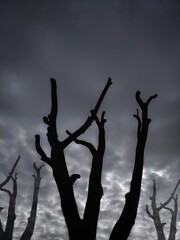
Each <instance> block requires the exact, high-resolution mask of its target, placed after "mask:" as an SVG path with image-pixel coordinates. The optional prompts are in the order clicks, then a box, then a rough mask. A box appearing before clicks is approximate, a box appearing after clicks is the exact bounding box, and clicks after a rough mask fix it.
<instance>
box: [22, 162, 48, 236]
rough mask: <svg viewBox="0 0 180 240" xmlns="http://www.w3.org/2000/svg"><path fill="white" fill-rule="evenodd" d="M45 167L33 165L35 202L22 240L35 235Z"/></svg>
mask: <svg viewBox="0 0 180 240" xmlns="http://www.w3.org/2000/svg"><path fill="white" fill-rule="evenodd" d="M43 166H44V165H41V166H40V167H39V168H38V167H37V166H36V163H34V165H33V167H34V170H35V173H34V175H32V176H33V178H34V193H33V201H32V206H31V212H30V217H29V218H28V223H27V226H26V229H25V230H24V233H23V234H22V236H21V238H20V240H30V239H31V237H32V235H33V232H34V227H35V222H36V215H37V205H38V195H39V189H40V182H41V175H40V171H41V168H42V167H43Z"/></svg>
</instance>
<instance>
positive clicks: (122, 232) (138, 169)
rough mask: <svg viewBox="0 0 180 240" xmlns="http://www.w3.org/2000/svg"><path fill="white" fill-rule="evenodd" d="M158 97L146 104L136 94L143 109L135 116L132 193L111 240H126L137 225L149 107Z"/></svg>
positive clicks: (149, 120) (127, 199) (128, 197)
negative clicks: (135, 140)
mask: <svg viewBox="0 0 180 240" xmlns="http://www.w3.org/2000/svg"><path fill="white" fill-rule="evenodd" d="M156 97H157V94H155V95H153V96H151V97H150V98H148V100H147V101H146V102H143V101H142V99H141V97H140V92H139V91H137V92H136V101H137V103H138V104H139V106H140V108H141V111H142V117H140V116H139V112H138V110H137V114H135V115H133V116H134V117H135V118H136V119H137V121H138V127H137V145H136V153H135V165H134V170H133V175H132V179H131V185H130V191H129V192H128V193H127V194H126V195H125V198H126V201H125V206H124V209H123V211H122V213H121V216H120V218H119V219H118V221H117V222H116V224H115V226H114V228H113V230H112V233H111V236H110V240H126V239H127V238H128V236H129V234H130V232H131V229H132V227H133V225H134V223H135V219H136V215H137V208H138V204H139V197H140V192H141V181H142V173H143V163H144V150H145V144H146V140H147V134H148V127H149V123H150V122H151V119H149V118H148V106H149V103H150V102H151V100H152V99H154V98H156Z"/></svg>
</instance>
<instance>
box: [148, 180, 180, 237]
mask: <svg viewBox="0 0 180 240" xmlns="http://www.w3.org/2000/svg"><path fill="white" fill-rule="evenodd" d="M179 184H180V180H178V182H177V184H176V186H175V188H174V190H173V192H172V194H171V195H170V197H169V198H168V199H167V201H165V202H164V203H160V206H159V207H158V206H157V202H156V181H155V180H153V195H152V196H151V197H150V200H151V208H152V213H151V212H150V211H149V208H148V205H146V212H147V214H148V216H149V217H150V218H152V220H153V222H154V226H155V228H156V232H157V237H158V240H165V239H166V237H165V234H164V226H165V225H166V223H165V222H163V223H162V221H161V216H160V211H161V210H162V209H166V210H168V211H170V213H171V222H170V229H169V237H168V240H175V239H176V238H175V235H176V232H177V230H176V220H177V212H178V196H177V195H176V196H175V193H176V190H177V188H178V185H179ZM172 200H173V201H174V209H171V208H170V207H167V205H168V204H169V203H170V202H171V201H172Z"/></svg>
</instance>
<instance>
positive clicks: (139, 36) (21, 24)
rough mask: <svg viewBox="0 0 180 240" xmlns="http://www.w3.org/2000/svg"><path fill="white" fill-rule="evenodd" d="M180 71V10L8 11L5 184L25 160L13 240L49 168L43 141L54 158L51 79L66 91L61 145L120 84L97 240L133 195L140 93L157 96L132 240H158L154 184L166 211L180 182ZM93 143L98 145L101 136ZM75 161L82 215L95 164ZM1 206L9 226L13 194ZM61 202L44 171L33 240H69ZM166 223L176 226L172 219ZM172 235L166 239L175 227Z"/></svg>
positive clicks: (1, 36)
mask: <svg viewBox="0 0 180 240" xmlns="http://www.w3.org/2000/svg"><path fill="white" fill-rule="evenodd" d="M179 62H180V2H179V1H178V0H171V1H168V0H151V1H150V0H121V1H115V0H72V1H71V0H69V1H65V0H59V1H57V0H53V1H50V0H49V1H48V0H44V1H33V0H31V1H30V0H26V1H10V0H1V1H0V180H1V181H2V180H3V179H4V178H5V177H6V176H7V174H8V172H9V171H10V169H11V167H12V165H13V163H14V161H15V160H16V158H17V157H18V155H21V161H20V163H19V165H18V168H17V173H18V199H17V208H16V210H17V211H16V212H17V220H16V226H15V233H14V240H19V238H20V235H21V234H22V232H23V230H24V228H25V226H26V222H27V218H28V216H29V210H30V206H31V200H32V192H33V178H32V174H33V167H32V165H33V162H34V161H36V162H37V164H38V165H40V164H42V162H41V160H40V157H39V155H38V154H37V153H36V151H35V147H34V135H35V134H40V135H41V139H42V144H43V146H44V149H45V150H46V151H47V153H48V151H49V147H48V143H47V141H46V126H45V125H44V124H43V121H42V117H43V116H44V115H47V114H48V113H49V111H50V82H49V79H50V77H53V78H55V79H56V80H57V85H58V100H59V115H58V123H57V124H58V130H59V137H60V139H64V138H65V137H66V133H65V131H66V130H67V129H68V130H69V131H74V130H76V129H77V128H78V127H79V126H81V124H83V122H84V121H85V120H86V118H87V116H88V115H89V111H90V110H91V109H92V108H93V107H94V105H95V103H96V100H97V99H98V97H99V94H100V93H101V91H102V89H103V87H104V86H105V84H106V82H107V79H108V77H111V78H112V81H113V85H111V87H110V89H109V91H108V93H107V95H106V98H105V101H104V102H103V105H102V107H101V109H100V111H103V110H105V111H106V118H107V123H106V137H107V138H106V139H107V140H106V146H107V147H106V153H105V158H104V167H103V177H102V184H103V187H104V196H103V198H102V205H101V213H100V217H99V225H98V233H97V240H105V239H108V237H109V235H110V232H111V230H112V227H113V225H114V223H115V221H116V220H117V219H118V217H119V215H120V213H121V211H122V209H123V205H124V194H125V193H126V192H127V191H128V190H129V183H130V179H131V174H132V169H133V164H134V152H135V145H136V127H137V121H136V119H135V118H133V114H134V113H136V108H137V107H138V106H137V103H136V101H135V92H136V91H137V90H140V91H141V93H142V98H143V99H145V100H146V99H147V98H148V97H149V96H150V95H153V94H155V93H157V94H158V98H156V99H155V100H153V101H152V103H151V104H150V109H149V115H150V117H151V119H152V122H151V124H150V129H149V135H148V141H147V148H146V152H145V165H144V174H143V183H142V192H141V199H140V205H139V209H138V217H137V220H136V225H135V227H134V228H133V230H132V232H131V235H130V236H129V238H128V239H129V240H144V239H147V240H152V239H156V233H155V228H154V225H153V222H152V220H151V219H150V218H149V217H148V216H147V214H146V212H145V205H146V204H150V200H149V197H150V196H151V195H152V180H153V179H156V182H157V194H158V202H159V201H161V202H163V201H165V200H166V199H167V198H168V197H169V195H170V193H171V191H172V188H173V187H174V186H175V184H176V183H177V181H178V179H179V178H180V159H179V158H180V139H179V138H180V94H179V92H180V80H179V79H180V67H179ZM86 136H87V137H88V140H91V141H92V142H93V143H94V144H96V141H97V129H96V127H95V126H92V128H91V129H89V130H88V132H87V134H86ZM66 158H67V163H68V168H69V171H70V173H80V174H81V176H82V177H81V179H79V180H77V182H76V183H75V194H76V197H77V203H78V207H79V211H80V214H81V215H82V213H83V207H84V204H85V200H86V194H87V181H88V174H89V167H90V164H91V157H90V155H89V153H88V151H87V150H86V149H84V148H83V147H80V146H76V145H75V144H71V145H70V146H69V147H68V148H67V151H66ZM7 187H8V186H7ZM10 187H11V186H10V185H9V188H10ZM177 192H178V193H180V190H179V189H178V191H177ZM0 197H1V202H0V206H1V207H4V210H3V211H2V212H1V213H0V214H1V215H0V218H1V220H2V222H3V224H4V223H5V219H6V213H7V210H6V209H7V202H8V197H7V196H6V194H5V193H4V192H3V193H0ZM59 202H60V200H59V196H58V193H57V189H56V186H55V183H54V179H53V177H52V172H51V169H50V168H49V166H45V167H44V168H43V169H42V182H41V190H40V194H39V205H38V213H37V222H36V228H35V232H34V235H33V237H32V240H44V239H46V240H66V239H68V235H67V230H66V227H65V224H64V219H63V215H62V212H61V209H60V204H59ZM165 217H166V221H167V222H168V219H169V218H170V216H169V215H166V213H165ZM165 230H166V236H167V234H168V224H167V227H165ZM178 230H180V214H178ZM177 239H180V233H179V232H178V233H177Z"/></svg>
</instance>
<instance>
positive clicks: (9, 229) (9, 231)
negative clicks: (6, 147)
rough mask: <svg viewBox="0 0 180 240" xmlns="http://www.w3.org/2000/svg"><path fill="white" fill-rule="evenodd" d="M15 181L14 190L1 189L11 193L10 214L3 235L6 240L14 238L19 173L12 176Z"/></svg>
mask: <svg viewBox="0 0 180 240" xmlns="http://www.w3.org/2000/svg"><path fill="white" fill-rule="evenodd" d="M11 179H12V181H13V191H12V192H11V191H9V190H8V189H6V188H1V189H0V190H1V191H4V192H6V193H7V194H8V195H9V198H10V201H9V208H8V216H7V222H6V227H5V231H4V233H3V237H4V239H5V240H12V236H13V231H14V222H15V220H16V213H15V206H16V196H17V174H15V176H14V177H13V176H11Z"/></svg>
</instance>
